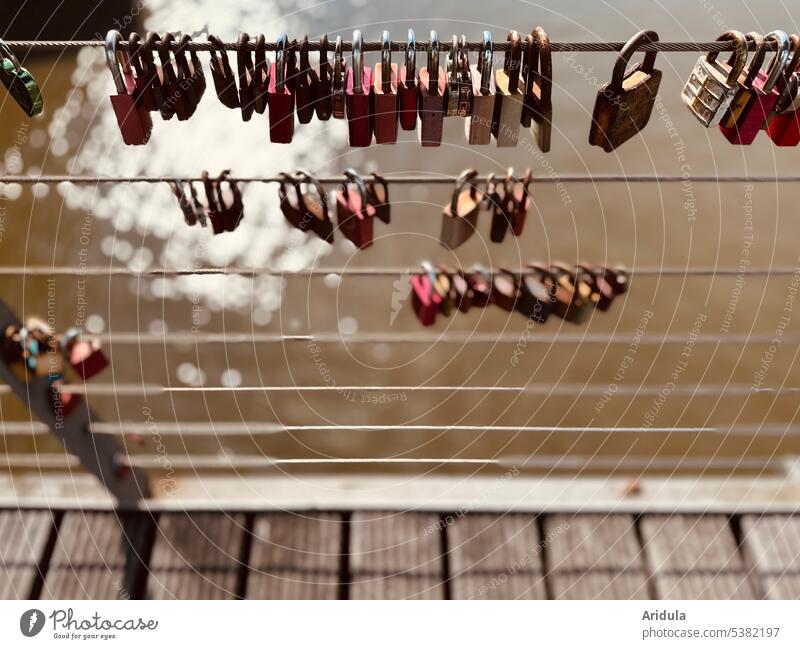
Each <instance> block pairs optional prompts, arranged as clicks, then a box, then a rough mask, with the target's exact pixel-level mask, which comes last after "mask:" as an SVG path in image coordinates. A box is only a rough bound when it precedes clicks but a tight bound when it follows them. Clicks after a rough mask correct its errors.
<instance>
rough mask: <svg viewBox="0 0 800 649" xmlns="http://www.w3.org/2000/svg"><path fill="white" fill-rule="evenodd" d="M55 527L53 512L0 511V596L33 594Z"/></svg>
mask: <svg viewBox="0 0 800 649" xmlns="http://www.w3.org/2000/svg"><path fill="white" fill-rule="evenodd" d="M53 526H54V522H53V515H52V514H51V513H50V512H46V511H25V510H4V511H0V599H29V598H30V597H31V594H32V593H31V589H32V587H33V584H34V581H35V580H36V578H37V576H38V572H39V563H40V561H41V560H42V558H43V554H44V551H45V548H46V546H47V542H48V539H49V538H50V534H51V532H52V530H53Z"/></svg>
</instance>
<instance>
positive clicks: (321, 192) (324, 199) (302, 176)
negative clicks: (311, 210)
mask: <svg viewBox="0 0 800 649" xmlns="http://www.w3.org/2000/svg"><path fill="white" fill-rule="evenodd" d="M295 178H298V179H299V183H298V185H303V184H307V185H312V186H313V187H314V189H315V190H316V191H317V195H318V196H319V201H320V204H321V205H322V213H323V215H322V219H323V221H326V222H329V221H330V220H331V218H330V214H329V212H328V195H327V194H326V193H325V188H324V187H323V186H322V183H321V182H320V181H319V180H317V178H316V177H315V176H312V175H311V174H310V173H308V172H307V171H304V170H303V169H298V170H297V173H296V174H295ZM298 199H299V200H300V202H301V203H302V205H303V209H304V210H305V211H306V212H308V207H307V206H306V201H305V198H303V192H302V191H301V192H298Z"/></svg>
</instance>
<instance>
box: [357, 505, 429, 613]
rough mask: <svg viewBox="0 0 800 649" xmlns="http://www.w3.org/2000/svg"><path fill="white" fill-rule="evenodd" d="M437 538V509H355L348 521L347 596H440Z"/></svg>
mask: <svg viewBox="0 0 800 649" xmlns="http://www.w3.org/2000/svg"><path fill="white" fill-rule="evenodd" d="M441 540H442V536H441V529H440V519H439V517H438V516H436V515H435V514H422V513H396V512H356V513H354V514H353V516H352V518H351V523H350V584H351V585H350V597H351V598H352V599H440V598H442V597H444V585H443V579H444V575H443V564H444V562H443V558H442V545H441Z"/></svg>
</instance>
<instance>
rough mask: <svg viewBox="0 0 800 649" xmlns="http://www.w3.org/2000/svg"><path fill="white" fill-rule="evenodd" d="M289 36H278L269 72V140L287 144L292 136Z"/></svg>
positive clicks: (292, 95) (292, 114)
mask: <svg viewBox="0 0 800 649" xmlns="http://www.w3.org/2000/svg"><path fill="white" fill-rule="evenodd" d="M288 46H289V38H288V36H286V34H285V33H283V34H281V35H280V37H278V42H277V49H276V53H275V62H274V63H273V64H272V66H271V68H270V73H269V140H270V142H280V143H282V144H288V143H289V142H291V141H292V137H293V136H294V94H293V93H292V90H291V87H290V85H289V84H288V83H287V82H286V81H287V70H290V69H291V68H292V66H291V64H290V63H289V59H290V58H291V57H292V56H294V54H293V53H292V52H288V53H287V51H286V50H287V48H288Z"/></svg>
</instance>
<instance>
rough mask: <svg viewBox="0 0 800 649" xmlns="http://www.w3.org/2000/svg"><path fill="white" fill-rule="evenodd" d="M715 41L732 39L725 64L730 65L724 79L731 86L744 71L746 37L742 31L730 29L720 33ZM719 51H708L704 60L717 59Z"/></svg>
mask: <svg viewBox="0 0 800 649" xmlns="http://www.w3.org/2000/svg"><path fill="white" fill-rule="evenodd" d="M717 41H718V42H719V41H733V43H734V49H733V52H731V55H730V58H728V61H727V65H729V66H730V68H731V71H730V73H729V74H728V78H727V79H726V80H725V83H727V84H728V85H729V86H732V85H733V84H734V83H736V81H737V80H738V79H739V77H740V76H741V74H742V72H743V71H744V66H745V64H746V63H747V38H746V37H745V35H744V34H742V32H739V31H736V30H735V29H731V30H729V31H727V32H725V33H724V34H722V35H721V36H720V37H719V38H718V39H717ZM717 56H719V52H709V53H708V54H707V55H706V61H708V62H709V63H713V62H714V61H716V60H717Z"/></svg>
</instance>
